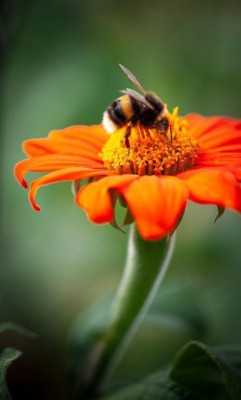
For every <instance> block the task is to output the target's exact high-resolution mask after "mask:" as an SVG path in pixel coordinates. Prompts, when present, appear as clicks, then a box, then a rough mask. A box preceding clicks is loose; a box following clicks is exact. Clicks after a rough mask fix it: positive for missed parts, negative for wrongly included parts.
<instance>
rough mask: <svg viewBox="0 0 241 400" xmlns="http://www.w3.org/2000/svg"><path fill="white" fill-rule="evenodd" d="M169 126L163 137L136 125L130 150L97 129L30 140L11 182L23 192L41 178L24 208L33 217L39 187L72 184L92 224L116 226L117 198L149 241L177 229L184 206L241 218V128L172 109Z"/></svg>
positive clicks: (73, 129) (118, 137) (75, 128)
mask: <svg viewBox="0 0 241 400" xmlns="http://www.w3.org/2000/svg"><path fill="white" fill-rule="evenodd" d="M168 118H169V121H171V129H169V132H168V137H166V136H164V135H162V134H161V133H160V132H159V131H157V130H155V129H148V130H147V129H144V128H143V126H141V125H140V124H139V125H136V126H135V127H133V128H132V130H131V135H130V138H129V144H130V145H129V147H127V146H126V144H125V140H124V135H125V130H126V128H125V127H124V128H121V129H119V130H117V131H116V132H115V133H114V134H112V135H109V134H108V133H106V132H105V130H104V128H103V127H102V125H93V126H82V125H77V126H70V127H68V128H66V129H63V130H57V131H52V132H50V134H49V135H48V137H47V138H44V139H30V140H27V141H25V142H24V143H23V150H24V151H25V153H26V154H27V156H28V158H27V159H25V160H23V161H20V162H19V163H18V164H17V165H16V166H15V176H16V178H17V180H18V181H19V182H20V184H21V185H22V186H23V187H24V188H27V187H28V186H27V183H26V181H25V175H26V173H27V172H29V171H32V172H46V174H45V175H43V176H41V177H39V178H37V179H35V180H33V181H32V182H31V185H30V190H29V200H30V203H31V205H32V207H33V208H34V209H35V210H37V211H38V210H40V207H39V205H38V204H37V203H36V199H35V197H36V193H37V191H38V189H39V188H40V187H41V186H44V185H48V184H50V183H55V182H60V181H74V182H77V183H80V185H76V188H77V187H78V188H77V189H76V192H75V201H76V203H77V205H78V206H79V207H81V208H83V209H84V210H85V211H86V212H87V214H88V216H89V218H90V220H91V221H93V222H95V223H112V224H113V225H116V222H115V204H116V201H117V199H118V198H119V199H120V200H121V203H122V204H124V205H125V207H126V209H127V215H126V218H125V220H124V222H123V223H124V224H125V223H128V222H129V221H133V220H134V221H135V222H136V224H137V227H138V229H139V232H140V234H141V236H142V237H143V238H144V239H149V240H155V239H159V238H161V237H163V236H166V235H167V234H169V233H171V232H172V231H173V230H174V229H175V227H176V225H177V224H178V222H179V220H180V217H181V215H182V214H183V212H184V210H185V207H186V204H187V201H188V200H189V199H190V200H192V201H195V202H197V203H201V204H215V205H217V206H218V207H219V208H221V209H224V208H225V207H228V208H230V209H233V210H235V211H238V212H241V188H240V185H239V182H240V181H241V121H240V120H237V119H233V118H229V117H203V116H201V115H197V114H192V115H188V116H186V117H185V118H181V117H179V116H178V113H177V108H176V109H174V111H173V113H169V114H168ZM86 178H87V181H86ZM83 180H84V183H85V184H84V185H82V186H81V183H82V182H83Z"/></svg>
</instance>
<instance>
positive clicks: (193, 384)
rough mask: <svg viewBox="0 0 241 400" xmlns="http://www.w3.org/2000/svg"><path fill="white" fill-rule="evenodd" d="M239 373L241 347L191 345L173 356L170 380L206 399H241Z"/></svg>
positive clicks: (195, 343) (196, 343) (240, 370)
mask: <svg viewBox="0 0 241 400" xmlns="http://www.w3.org/2000/svg"><path fill="white" fill-rule="evenodd" d="M240 372H241V349H240V348H238V349H233V350H232V349H216V348H210V347H208V346H206V345H204V344H202V343H199V342H190V343H188V344H187V345H186V346H184V347H183V348H182V349H181V350H180V352H179V353H178V354H177V355H176V358H175V360H174V363H173V367H172V371H171V373H170V377H171V378H172V379H173V380H174V381H175V382H177V383H178V384H180V385H182V386H183V387H185V388H186V389H188V390H192V391H194V392H195V393H198V394H199V395H201V396H204V397H205V398H208V399H218V400H226V399H231V400H241V374H240ZM206 396H207V397H206ZM227 396H228V397H227Z"/></svg>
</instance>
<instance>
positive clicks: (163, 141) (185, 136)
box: [100, 107, 199, 175]
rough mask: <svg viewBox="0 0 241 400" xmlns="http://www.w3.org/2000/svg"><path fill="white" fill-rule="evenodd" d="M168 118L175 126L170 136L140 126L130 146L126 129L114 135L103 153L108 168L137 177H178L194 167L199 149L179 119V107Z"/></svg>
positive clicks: (184, 122) (131, 138)
mask: <svg viewBox="0 0 241 400" xmlns="http://www.w3.org/2000/svg"><path fill="white" fill-rule="evenodd" d="M167 117H168V119H169V122H170V125H171V127H169V131H168V132H167V135H166V136H165V135H164V134H162V133H161V132H160V131H158V130H157V129H145V128H143V127H142V126H140V125H137V126H135V127H133V128H132V129H131V134H130V136H129V138H128V139H129V144H130V146H129V147H126V144H125V132H126V127H124V128H121V129H119V130H117V131H116V132H115V133H114V134H112V135H111V136H110V138H109V139H108V141H107V142H106V144H105V145H104V146H103V148H102V150H101V153H100V157H101V159H102V160H103V161H104V164H105V167H106V168H107V169H110V170H112V171H114V172H115V173H117V174H136V175H161V174H163V175H174V174H176V173H178V172H182V171H185V170H187V169H189V168H191V167H192V166H193V165H194V163H195V159H196V157H197V154H198V148H199V146H198V144H197V142H196V141H195V140H194V139H193V138H192V137H191V136H190V134H189V132H188V125H187V121H185V120H183V119H180V118H179V117H178V108H177V107H176V108H175V109H174V110H173V112H172V113H168V115H167Z"/></svg>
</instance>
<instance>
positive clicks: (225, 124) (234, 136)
mask: <svg viewBox="0 0 241 400" xmlns="http://www.w3.org/2000/svg"><path fill="white" fill-rule="evenodd" d="M184 119H185V120H187V121H188V124H189V125H188V126H189V129H190V133H191V134H192V136H193V137H194V138H195V139H197V140H198V143H199V144H200V145H201V149H206V150H211V149H214V150H217V149H218V150H219V151H220V150H226V151H228V150H229V151H234V149H235V147H236V146H237V147H236V150H238V151H239V152H240V145H241V121H240V119H235V118H230V117H220V116H217V117H204V116H202V115H198V114H190V115H187V116H186V117H185V118H184Z"/></svg>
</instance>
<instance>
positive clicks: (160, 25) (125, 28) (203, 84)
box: [0, 0, 241, 399]
mask: <svg viewBox="0 0 241 400" xmlns="http://www.w3.org/2000/svg"><path fill="white" fill-rule="evenodd" d="M3 3H4V5H3V6H2V18H1V19H2V21H3V24H2V26H3V29H2V49H3V55H4V64H3V70H2V82H3V87H2V93H3V96H2V98H3V101H2V145H1V149H2V152H1V172H2V174H1V175H2V185H1V193H2V196H1V202H2V203H1V204H2V239H1V268H0V318H1V321H2V322H5V321H13V322H15V323H19V324H21V325H23V326H24V327H26V328H28V329H30V330H31V331H33V332H36V333H37V334H38V338H37V339H36V340H30V339H26V338H24V337H22V336H21V335H17V336H15V335H13V334H3V335H2V336H1V340H0V341H1V346H2V347H3V346H5V345H16V346H17V345H18V346H19V347H20V348H22V349H23V350H24V355H23V357H22V358H21V359H19V361H17V362H16V365H15V366H14V367H12V370H11V371H12V372H11V374H10V380H12V384H13V389H12V391H13V393H14V399H21V398H24V399H33V398H34V399H55V398H56V399H57V398H58V399H68V398H69V397H68V395H67V394H66V393H65V388H64V374H65V371H66V368H67V365H68V361H67V360H68V356H67V354H68V339H67V337H68V335H69V330H70V328H71V326H72V324H73V323H74V321H75V319H76V317H77V315H78V314H79V312H80V311H81V310H85V309H86V308H88V307H90V306H91V305H92V304H94V303H95V302H99V301H100V299H102V298H103V297H104V296H106V295H107V294H108V293H112V292H114V291H115V290H116V288H117V285H118V282H119V279H120V277H121V274H122V270H123V263H124V260H125V250H126V245H127V239H128V235H123V234H122V233H120V232H118V231H115V230H114V229H113V228H112V227H109V226H94V225H92V224H90V223H89V221H88V220H87V218H86V216H85V215H84V213H83V211H82V210H80V209H79V208H77V207H76V205H75V204H74V202H73V198H72V194H71V190H70V184H69V183H62V184H57V185H53V186H50V187H47V188H44V189H42V190H41V191H40V192H39V194H38V201H39V203H40V204H41V205H42V207H43V210H42V212H41V213H36V212H34V211H33V210H32V209H31V207H30V205H29V203H28V200H27V193H26V192H25V191H24V190H23V189H22V188H21V187H20V186H19V185H18V184H17V183H16V181H15V180H14V177H13V172H12V169H13V165H14V164H15V163H16V162H17V161H19V160H20V159H22V158H23V153H22V151H21V143H22V141H23V140H25V139H29V138H32V137H44V136H46V135H47V134H48V132H49V131H50V130H52V129H59V128H63V127H66V126H68V125H72V124H92V123H99V122H100V121H101V118H102V113H103V111H104V110H105V108H106V107H107V105H108V104H109V103H111V102H112V101H113V99H115V98H116V97H118V95H119V90H120V89H124V88H126V87H127V86H129V85H130V83H129V82H128V80H127V78H126V76H125V75H124V74H123V73H122V72H121V70H120V69H119V67H118V63H121V64H123V65H125V66H127V67H128V68H130V69H131V70H132V71H133V72H134V73H135V74H136V76H137V77H138V79H139V80H140V81H141V83H142V84H143V86H144V87H145V88H146V89H147V90H154V91H155V92H156V93H157V94H158V95H160V97H161V98H162V99H163V100H164V101H165V102H167V103H168V105H169V107H170V108H172V107H174V106H176V105H179V107H180V113H181V114H182V115H184V114H187V113H189V112H200V113H203V114H205V115H214V114H227V115H231V116H235V117H241V3H240V2H239V1H229V2H226V1H222V0H220V1H218V0H217V1H205V0H204V1H196V2H195V1H191V0H183V1H182V0H179V1H178V0H170V1H168V2H166V1H157V0H156V1H155V0H149V1H143V0H139V1H137V0H134V1H132V2H130V1H126V0H122V1H121V2H120V1H118V2H117V1H113V0H112V1H111V0H102V1H98V0H83V1H78V0H59V1H57V0H48V1H47V0H33V1H13V0H12V1H6V2H3ZM215 216H216V209H215V207H212V206H206V207H203V206H197V205H194V204H190V205H189V206H188V208H187V210H186V213H185V216H184V218H183V221H182V223H181V226H180V227H179V228H178V237H177V246H176V252H175V256H174V258H173V260H172V263H171V265H170V268H169V271H168V273H167V276H166V278H165V281H164V283H163V285H162V289H161V291H160V294H159V296H158V301H156V304H155V305H154V306H153V308H152V313H150V316H149V319H147V320H146V322H145V324H143V327H142V328H141V329H140V331H139V333H138V334H137V336H136V340H135V341H134V344H132V345H131V346H130V348H129V351H128V352H127V354H126V356H125V358H124V360H123V362H122V366H121V367H120V370H119V374H120V375H121V376H126V375H128V373H130V372H131V374H132V376H136V377H138V376H141V375H142V374H145V373H149V372H152V371H153V370H155V369H157V368H160V367H162V366H163V365H165V363H167V362H168V361H170V359H171V358H172V355H173V354H174V353H175V351H176V350H177V349H179V348H180V346H181V345H183V344H184V343H185V342H186V341H188V340H190V339H200V340H203V341H205V342H206V343H208V344H215V345H216V344H221V343H231V344H232V343H239V344H240V342H241V316H240V306H241V290H240V287H241V262H240V259H241V246H240V245H241V219H240V216H238V215H237V214H235V213H232V212H229V211H226V212H225V214H224V216H223V217H222V218H221V219H220V220H219V221H218V222H217V223H216V224H214V218H215Z"/></svg>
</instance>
